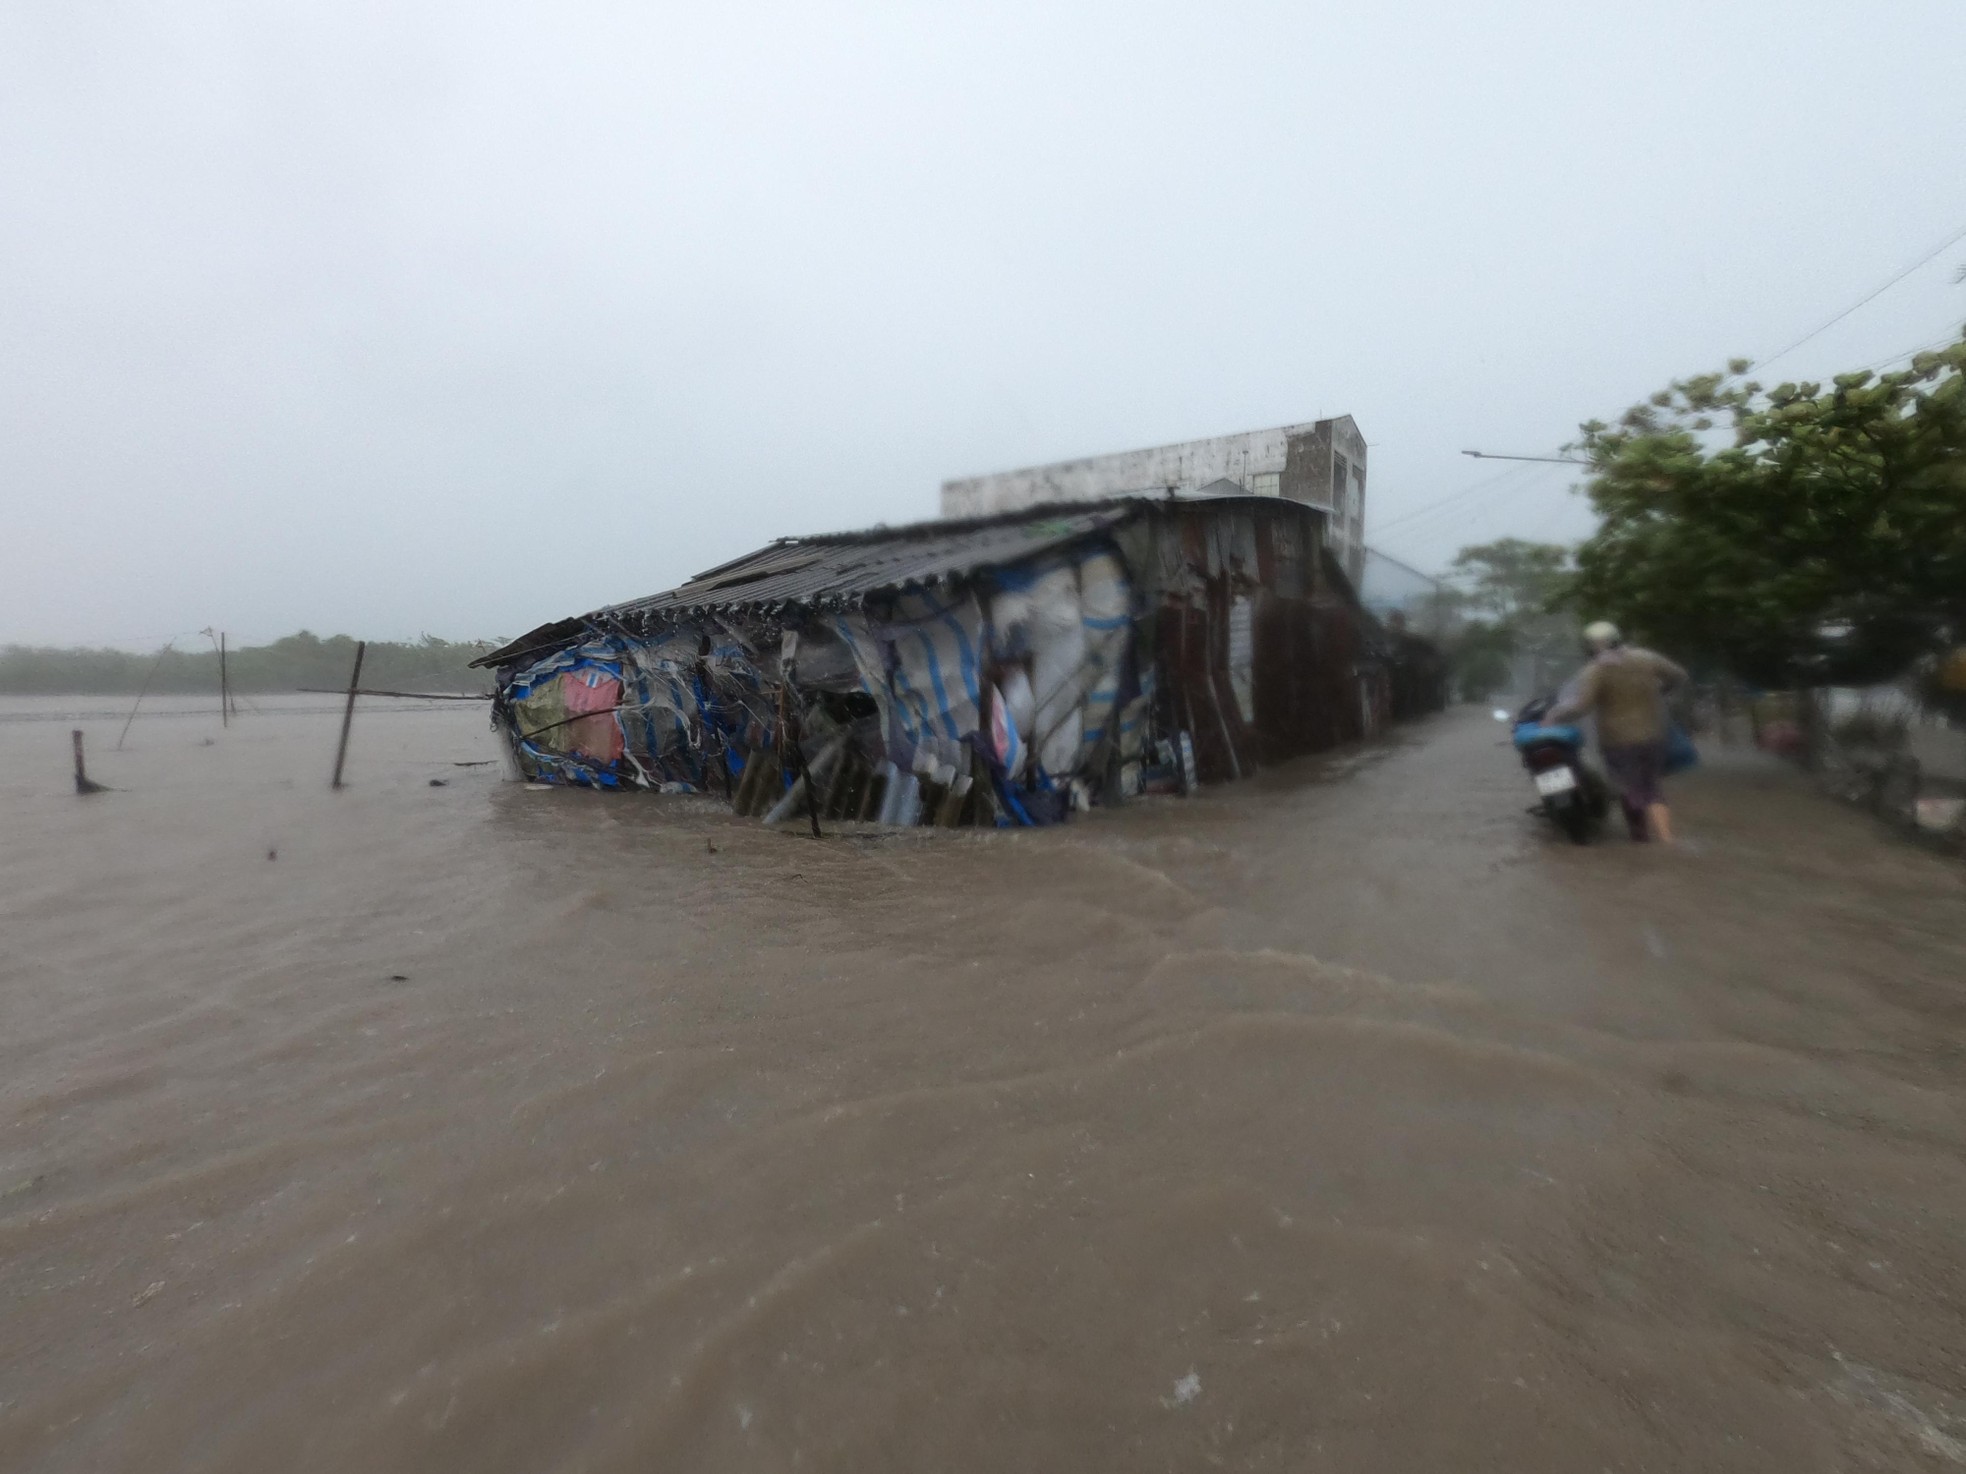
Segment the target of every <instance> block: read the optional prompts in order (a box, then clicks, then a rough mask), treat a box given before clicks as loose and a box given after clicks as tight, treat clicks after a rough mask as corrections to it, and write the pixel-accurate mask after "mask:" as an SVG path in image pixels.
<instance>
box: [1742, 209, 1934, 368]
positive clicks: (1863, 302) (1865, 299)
mask: <svg viewBox="0 0 1966 1474" xmlns="http://www.w3.org/2000/svg"><path fill="white" fill-rule="evenodd" d="M1961 241H1966V225H1962V226H1961V227H1960V228H1959V229H1958V230H1956V231H1954V232H1953V233H1952V234H1951V235H1949V236H1947V237H1946V238H1945V239H1944V240H1942V241H1940V242H1939V243H1938V244H1937V245H1936V246H1934V247H1932V249H1931V250H1929V251H1927V252H1926V253H1925V254H1924V255H1923V256H1920V257H1919V258H1918V259H1917V260H1916V261H1914V262H1912V263H1911V265H1909V266H1907V267H1906V268H1905V269H1904V270H1903V271H1901V272H1899V273H1898V274H1897V275H1896V276H1894V277H1892V278H1891V279H1890V280H1889V281H1887V282H1886V283H1884V285H1883V286H1881V287H1878V288H1877V289H1876V290H1875V291H1872V292H1868V293H1866V294H1865V295H1864V296H1862V297H1859V298H1858V299H1857V300H1856V301H1855V302H1852V303H1851V304H1850V305H1849V306H1848V307H1846V308H1844V309H1843V310H1842V311H1841V312H1839V313H1837V314H1836V316H1835V317H1832V318H1831V319H1830V320H1829V321H1828V322H1826V323H1824V324H1823V325H1822V326H1821V327H1816V328H1811V329H1810V330H1809V331H1808V332H1806V333H1804V334H1803V335H1802V336H1801V337H1799V338H1797V339H1796V340H1795V341H1794V342H1793V343H1791V344H1789V345H1788V347H1786V348H1784V349H1783V350H1782V351H1781V352H1780V353H1774V354H1770V355H1769V356H1768V357H1767V358H1764V359H1762V360H1761V361H1760V362H1759V363H1757V364H1756V365H1755V367H1756V368H1757V369H1765V368H1767V367H1768V365H1769V364H1771V363H1774V362H1776V361H1777V360H1779V359H1784V358H1787V357H1788V356H1789V355H1790V354H1791V353H1793V352H1795V350H1796V349H1798V348H1800V347H1801V346H1802V345H1803V344H1804V343H1807V342H1808V341H1809V340H1810V339H1812V338H1815V337H1817V336H1819V335H1821V334H1823V333H1826V332H1828V331H1829V330H1830V329H1831V328H1833V327H1835V326H1836V325H1837V324H1838V323H1840V322H1842V321H1843V319H1844V318H1846V317H1848V316H1849V315H1850V314H1851V313H1853V312H1855V311H1856V310H1857V309H1858V308H1859V307H1863V306H1867V305H1868V304H1869V303H1871V302H1874V301H1876V300H1877V299H1878V298H1879V297H1881V296H1883V295H1884V294H1885V293H1886V292H1888V291H1890V290H1891V288H1893V287H1895V286H1896V285H1897V284H1898V283H1899V282H1901V281H1903V280H1904V279H1905V278H1906V277H1908V276H1910V275H1911V274H1912V273H1913V272H1914V271H1916V270H1918V268H1919V267H1921V266H1923V265H1925V264H1926V263H1927V262H1929V261H1931V260H1932V258H1933V257H1935V256H1937V255H1939V254H1940V253H1941V252H1943V251H1947V250H1950V249H1951V248H1952V247H1954V246H1956V245H1958V244H1959V243H1960V242H1961ZM1887 362H1888V360H1887Z"/></svg>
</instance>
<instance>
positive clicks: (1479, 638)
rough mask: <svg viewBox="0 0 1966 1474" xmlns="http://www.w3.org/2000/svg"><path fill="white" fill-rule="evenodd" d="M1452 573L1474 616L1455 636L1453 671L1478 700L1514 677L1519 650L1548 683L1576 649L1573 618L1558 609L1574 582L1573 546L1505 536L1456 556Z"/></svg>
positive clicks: (1534, 676)
mask: <svg viewBox="0 0 1966 1474" xmlns="http://www.w3.org/2000/svg"><path fill="white" fill-rule="evenodd" d="M1448 577H1449V579H1450V580H1452V584H1453V587H1454V588H1455V590H1456V597H1457V598H1458V600H1459V602H1460V605H1461V608H1462V610H1463V611H1464V612H1465V613H1467V614H1468V615H1469V616H1471V617H1470V618H1469V620H1468V623H1467V624H1466V625H1465V626H1464V627H1463V628H1462V630H1461V632H1460V634H1459V636H1458V637H1457V638H1456V639H1455V641H1454V646H1453V651H1452V654H1453V657H1454V670H1455V679H1456V682H1457V684H1458V685H1459V687H1460V689H1461V693H1462V695H1463V697H1464V698H1465V699H1468V700H1472V701H1479V700H1482V699H1483V698H1485V697H1486V696H1488V695H1489V694H1490V693H1492V692H1495V691H1499V690H1501V689H1502V688H1503V686H1505V685H1506V684H1508V681H1509V679H1510V676H1511V674H1512V671H1513V666H1514V662H1515V660H1516V658H1517V657H1518V656H1527V657H1528V658H1529V660H1530V662H1531V664H1532V666H1533V669H1532V670H1531V671H1530V673H1529V680H1530V682H1531V684H1532V685H1534V686H1536V687H1537V688H1539V689H1540V688H1542V687H1544V686H1546V685H1549V684H1551V683H1552V682H1553V681H1554V680H1555V679H1556V673H1557V671H1558V670H1559V669H1560V668H1561V667H1563V666H1564V665H1566V664H1569V663H1571V662H1572V661H1573V660H1574V658H1575V655H1576V648H1577V643H1576V634H1575V630H1576V626H1575V621H1574V620H1573V619H1572V618H1571V617H1569V616H1567V615H1562V614H1558V613H1556V612H1554V611H1555V609H1556V607H1557V605H1558V603H1559V601H1560V600H1561V599H1562V597H1563V596H1564V594H1565V592H1566V591H1567V590H1568V588H1569V584H1570V577H1571V568H1570V550H1569V549H1568V548H1566V547H1564V546H1563V545H1562V544H1560V543H1538V542H1525V541H1524V540H1523V539H1521V538H1516V537H1505V538H1500V539H1498V540H1497V541H1495V542H1490V543H1477V544H1475V545H1474V546H1472V547H1466V548H1463V549H1461V551H1460V552H1459V553H1458V554H1457V555H1456V556H1455V558H1454V562H1453V565H1452V567H1451V568H1450V570H1449V573H1448Z"/></svg>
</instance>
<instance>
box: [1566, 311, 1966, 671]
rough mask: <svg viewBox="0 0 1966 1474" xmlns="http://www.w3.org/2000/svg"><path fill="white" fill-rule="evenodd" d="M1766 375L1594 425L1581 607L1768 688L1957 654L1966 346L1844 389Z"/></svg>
mask: <svg viewBox="0 0 1966 1474" xmlns="http://www.w3.org/2000/svg"><path fill="white" fill-rule="evenodd" d="M1748 369H1749V365H1748V364H1747V363H1746V362H1745V361H1744V360H1736V361H1735V362H1733V363H1731V364H1730V365H1729V366H1728V368H1727V370H1726V372H1724V373H1716V374H1707V375H1702V376H1700V377H1697V378H1692V379H1686V380H1682V381H1679V382H1676V383H1674V384H1673V385H1672V386H1671V387H1670V388H1668V389H1665V390H1662V391H1660V392H1659V393H1658V394H1655V395H1653V396H1652V398H1651V399H1650V401H1648V402H1647V403H1645V404H1641V405H1637V406H1635V407H1633V408H1632V409H1630V410H1628V411H1627V412H1626V413H1625V415H1624V416H1623V417H1622V418H1621V419H1620V420H1619V421H1618V423H1617V424H1616V425H1615V426H1614V425H1606V424H1603V423H1601V422H1592V423H1590V424H1587V425H1584V426H1583V427H1582V429H1583V439H1582V441H1581V442H1580V443H1579V446H1578V448H1580V449H1582V450H1583V451H1584V452H1585V453H1586V454H1587V455H1588V457H1589V459H1590V463H1591V477H1590V482H1589V487H1588V489H1589V492H1590V497H1591V501H1592V503H1593V505H1594V506H1595V507H1596V509H1597V512H1598V515H1599V517H1600V518H1601V519H1602V521H1601V525H1600V526H1599V529H1598V531H1597V532H1596V534H1594V535H1593V536H1592V537H1591V538H1590V539H1589V540H1588V541H1587V542H1585V543H1584V544H1583V546H1582V547H1581V548H1579V550H1578V553H1577V576H1576V579H1575V582H1574V584H1573V586H1572V588H1571V590H1570V593H1569V598H1570V600H1571V602H1572V603H1574V604H1575V605H1576V606H1577V607H1578V608H1579V609H1581V610H1583V611H1586V612H1588V613H1593V614H1596V613H1602V614H1603V615H1604V616H1606V617H1609V618H1613V619H1616V620H1618V621H1619V622H1620V623H1621V624H1623V625H1625V626H1626V627H1627V628H1631V629H1634V630H1637V631H1640V632H1642V633H1643V634H1644V635H1645V636H1646V637H1647V638H1648V639H1651V640H1653V641H1656V642H1658V643H1660V644H1663V645H1665V646H1667V647H1669V648H1672V649H1674V650H1676V651H1678V652H1681V653H1682V654H1685V655H1688V656H1692V657H1694V658H1706V659H1710V660H1712V661H1714V662H1716V663H1719V664H1721V665H1724V666H1726V667H1728V668H1730V669H1732V670H1733V671H1735V672H1736V673H1737V674H1739V675H1742V676H1744V677H1746V678H1747V679H1749V680H1751V681H1755V682H1757V683H1759V684H1764V685H1770V686H1806V685H1826V684H1841V683H1851V684H1855V683H1862V682H1869V681H1876V680H1883V679H1887V678H1890V677H1892V676H1896V675H1898V674H1900V673H1902V672H1903V671H1904V670H1906V668H1907V667H1908V666H1910V665H1911V664H1912V663H1913V662H1914V661H1915V660H1916V659H1918V658H1919V657H1920V656H1927V655H1932V654H1934V653H1935V652H1937V651H1939V650H1941V649H1944V648H1945V647H1946V646H1947V645H1948V644H1949V643H1950V642H1951V641H1952V640H1954V639H1956V638H1958V636H1959V633H1960V632H1961V631H1962V630H1966V333H1962V336H1961V339H1960V341H1959V342H1957V343H1954V344H1953V345H1951V346H1950V347H1948V348H1945V349H1942V350H1940V351H1938V352H1933V353H1922V354H1919V355H1918V356H1917V357H1916V358H1914V359H1913V360H1912V363H1911V366H1910V367H1909V368H1907V369H1905V370H1902V371H1900V372H1896V373H1888V374H1883V375H1877V374H1872V373H1870V372H1869V371H1859V372H1856V373H1849V374H1841V375H1838V376H1837V377H1836V378H1835V379H1834V380H1832V381H1831V382H1830V384H1829V386H1828V387H1827V388H1825V386H1823V385H1822V384H1818V383H1783V384H1779V385H1776V386H1775V387H1774V388H1772V389H1765V388H1763V386H1762V385H1760V384H1758V383H1756V382H1754V381H1753V380H1750V379H1748V378H1747V377H1746V375H1747V372H1748ZM1730 430H1731V432H1732V433H1731V443H1728V441H1729V437H1728V434H1727V432H1728V431H1730Z"/></svg>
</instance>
